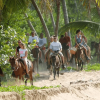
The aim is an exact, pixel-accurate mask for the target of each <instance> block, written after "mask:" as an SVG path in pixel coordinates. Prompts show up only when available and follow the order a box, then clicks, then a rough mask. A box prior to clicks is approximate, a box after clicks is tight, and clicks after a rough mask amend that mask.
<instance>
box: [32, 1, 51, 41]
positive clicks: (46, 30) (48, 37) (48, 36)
mask: <svg viewBox="0 0 100 100" xmlns="http://www.w3.org/2000/svg"><path fill="white" fill-rule="evenodd" d="M31 1H32V4H33V6H34V8H35V10H36V11H37V13H38V15H39V18H40V20H41V23H42V25H43V28H44V30H45V33H46V36H47V40H48V42H49V40H50V34H49V31H48V28H47V26H46V24H45V21H44V19H43V17H42V14H41V12H40V10H39V8H38V6H37V4H36V3H35V0H31Z"/></svg>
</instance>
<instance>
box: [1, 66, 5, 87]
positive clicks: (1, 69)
mask: <svg viewBox="0 0 100 100" xmlns="http://www.w3.org/2000/svg"><path fill="white" fill-rule="evenodd" d="M0 76H4V74H3V71H2V69H1V67H0ZM0 86H1V77H0Z"/></svg>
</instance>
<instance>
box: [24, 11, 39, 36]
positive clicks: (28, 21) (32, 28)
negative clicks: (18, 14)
mask: <svg viewBox="0 0 100 100" xmlns="http://www.w3.org/2000/svg"><path fill="white" fill-rule="evenodd" d="M24 15H25V17H26V18H28V15H27V13H24ZM27 23H28V25H29V27H30V29H31V30H32V31H34V32H35V35H37V33H36V31H35V29H34V27H33V25H32V23H31V21H30V20H29V19H27ZM37 36H38V35H37Z"/></svg>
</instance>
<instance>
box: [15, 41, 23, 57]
mask: <svg viewBox="0 0 100 100" xmlns="http://www.w3.org/2000/svg"><path fill="white" fill-rule="evenodd" d="M20 43H22V41H21V40H18V47H17V48H16V57H18V55H19V49H20Z"/></svg>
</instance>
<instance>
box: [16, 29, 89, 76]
mask: <svg viewBox="0 0 100 100" xmlns="http://www.w3.org/2000/svg"><path fill="white" fill-rule="evenodd" d="M33 40H36V46H35V47H34V48H39V62H42V60H41V57H42V52H41V51H43V53H45V50H46V44H47V41H46V38H44V37H43V33H41V34H40V37H38V36H35V32H31V36H29V40H28V44H31V43H33ZM70 47H71V40H70V37H69V36H68V33H67V32H66V33H65V36H64V35H61V38H60V39H59V41H58V37H57V36H55V35H54V36H51V37H50V42H49V44H48V49H47V51H46V53H45V62H48V66H47V68H48V69H49V68H50V57H51V56H52V55H53V53H55V51H58V54H59V55H60V56H61V58H62V68H66V65H65V64H64V55H63V53H62V51H63V50H66V53H67V55H68V58H69V57H70ZM78 47H83V48H84V51H85V54H86V59H87V60H90V47H89V46H88V45H87V39H86V37H85V36H84V34H83V33H82V32H81V30H77V31H76V35H75V48H78ZM27 56H28V50H27V49H26V47H25V44H24V43H22V41H21V40H18V47H17V48H16V57H18V58H19V59H22V60H23V61H24V64H25V68H26V75H25V76H26V77H29V75H28V67H27ZM70 58H71V57H70ZM68 61H69V62H71V59H69V60H68Z"/></svg>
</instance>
